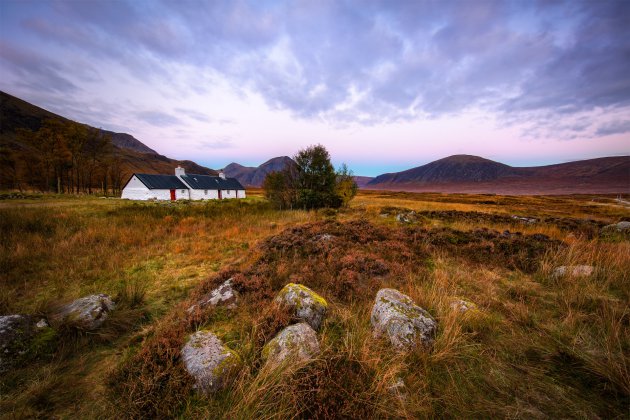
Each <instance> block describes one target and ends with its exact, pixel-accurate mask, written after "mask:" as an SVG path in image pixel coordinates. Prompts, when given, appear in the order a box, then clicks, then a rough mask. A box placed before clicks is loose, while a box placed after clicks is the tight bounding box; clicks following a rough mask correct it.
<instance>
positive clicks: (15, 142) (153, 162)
mask: <svg viewBox="0 0 630 420" xmlns="http://www.w3.org/2000/svg"><path fill="white" fill-rule="evenodd" d="M47 119H54V120H59V121H62V122H68V121H70V120H69V119H67V118H65V117H62V116H60V115H57V114H54V113H52V112H50V111H47V110H45V109H43V108H40V107H38V106H35V105H32V104H30V103H28V102H26V101H23V100H22V99H19V98H16V97H15V96H12V95H9V94H8V93H5V92H2V91H0V147H2V148H4V149H6V150H9V151H11V150H24V149H25V148H26V147H27V146H26V145H24V144H21V142H20V140H19V136H17V135H16V134H17V130H18V129H21V128H22V129H29V130H32V131H37V130H39V128H40V127H41V126H42V124H43V122H44V121H45V120H47ZM99 130H100V131H101V132H102V133H104V134H108V135H110V136H111V139H112V144H113V145H114V148H115V150H114V153H115V154H116V156H117V157H118V158H120V160H121V164H122V172H123V177H124V179H127V178H129V176H131V174H132V173H134V172H138V173H149V174H171V173H173V169H174V168H175V167H176V166H178V165H181V166H182V167H183V168H185V169H186V171H187V172H190V173H196V174H203V175H217V174H218V172H217V171H215V170H213V169H210V168H206V167H204V166H201V165H198V164H196V163H195V162H192V161H190V160H176V159H171V158H169V157H166V156H164V155H160V154H159V153H157V152H156V151H155V150H153V149H151V148H150V147H148V146H147V145H145V144H144V143H142V142H141V141H140V140H138V139H136V138H135V137H133V136H132V135H130V134H127V133H115V132H112V131H107V130H101V129H99ZM3 163H4V161H2V160H0V177H1V178H2V179H8V178H9V177H8V176H5V172H6V171H8V170H10V168H6V167H5V166H3ZM0 184H1V183H0ZM2 186H3V185H0V187H2ZM5 187H6V186H5Z"/></svg>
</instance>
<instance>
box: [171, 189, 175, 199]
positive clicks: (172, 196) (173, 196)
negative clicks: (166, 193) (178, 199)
mask: <svg viewBox="0 0 630 420" xmlns="http://www.w3.org/2000/svg"><path fill="white" fill-rule="evenodd" d="M171 201H175V190H171Z"/></svg>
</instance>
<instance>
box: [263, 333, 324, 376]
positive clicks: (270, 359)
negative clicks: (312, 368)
mask: <svg viewBox="0 0 630 420" xmlns="http://www.w3.org/2000/svg"><path fill="white" fill-rule="evenodd" d="M319 352H320V349H319V341H317V334H316V333H315V330H313V328H311V326H310V325H309V324H307V323H305V322H301V323H299V324H295V325H290V326H288V327H286V328H285V329H283V330H282V331H280V332H279V333H278V334H277V335H276V336H275V337H274V338H272V339H271V340H270V341H269V342H268V343H267V344H265V347H263V350H262V357H263V359H264V360H266V365H267V366H271V367H272V368H275V367H278V366H280V365H282V364H283V363H285V361H286V362H290V363H292V364H301V363H304V362H307V361H309V360H311V359H312V358H313V357H315V356H317V355H318V354H319Z"/></svg>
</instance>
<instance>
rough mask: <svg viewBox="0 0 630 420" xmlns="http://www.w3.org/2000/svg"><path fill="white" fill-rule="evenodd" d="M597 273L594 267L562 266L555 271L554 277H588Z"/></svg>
mask: <svg viewBox="0 0 630 420" xmlns="http://www.w3.org/2000/svg"><path fill="white" fill-rule="evenodd" d="M594 272H595V267H593V266H592V265H561V266H560V267H557V268H556V269H555V270H553V273H552V274H551V276H552V277H554V278H558V277H588V276H591V275H592V274H593V273H594Z"/></svg>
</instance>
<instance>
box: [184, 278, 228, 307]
mask: <svg viewBox="0 0 630 420" xmlns="http://www.w3.org/2000/svg"><path fill="white" fill-rule="evenodd" d="M232 281H233V280H232V279H228V280H226V281H224V282H223V283H222V284H221V285H220V286H219V287H217V288H216V289H214V290H213V291H211V292H210V293H209V294H207V295H206V296H204V297H203V298H202V299H201V300H200V301H199V302H198V303H197V304H196V305H192V306H191V307H190V308H188V312H192V311H194V310H195V308H196V307H197V306H199V307H200V308H205V307H206V306H218V305H225V306H226V307H227V308H228V309H235V308H236V303H237V301H238V293H237V292H236V290H234V288H233V287H232Z"/></svg>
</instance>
